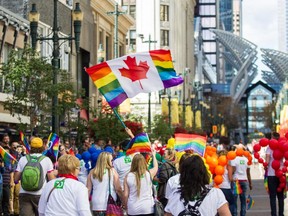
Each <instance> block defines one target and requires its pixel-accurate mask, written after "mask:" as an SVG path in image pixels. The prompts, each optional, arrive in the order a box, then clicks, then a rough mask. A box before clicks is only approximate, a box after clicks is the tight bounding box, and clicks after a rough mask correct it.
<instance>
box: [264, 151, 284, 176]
mask: <svg viewBox="0 0 288 216" xmlns="http://www.w3.org/2000/svg"><path fill="white" fill-rule="evenodd" d="M266 154H267V155H270V160H269V164H268V171H267V175H268V176H275V170H274V169H273V168H272V162H273V160H274V158H273V150H272V149H271V148H270V147H269V146H268V147H267V149H266ZM282 166H283V160H280V167H282Z"/></svg>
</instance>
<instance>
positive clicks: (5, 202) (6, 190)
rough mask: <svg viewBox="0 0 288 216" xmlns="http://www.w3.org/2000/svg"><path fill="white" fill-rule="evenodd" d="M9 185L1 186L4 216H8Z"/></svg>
mask: <svg viewBox="0 0 288 216" xmlns="http://www.w3.org/2000/svg"><path fill="white" fill-rule="evenodd" d="M9 199H10V184H5V185H3V195H2V211H3V215H4V216H9V215H10V213H9Z"/></svg>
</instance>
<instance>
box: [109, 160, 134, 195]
mask: <svg viewBox="0 0 288 216" xmlns="http://www.w3.org/2000/svg"><path fill="white" fill-rule="evenodd" d="M132 159H133V158H132V157H131V156H130V155H126V156H123V157H120V158H117V159H116V160H114V161H113V167H114V169H115V170H116V172H117V173H118V175H119V181H120V184H121V187H122V190H124V178H125V176H126V175H127V174H128V173H129V172H130V169H131V163H132Z"/></svg>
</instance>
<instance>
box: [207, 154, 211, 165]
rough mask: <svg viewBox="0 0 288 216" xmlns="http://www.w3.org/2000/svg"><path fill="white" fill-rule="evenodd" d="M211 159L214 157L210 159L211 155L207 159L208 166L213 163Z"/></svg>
mask: <svg viewBox="0 0 288 216" xmlns="http://www.w3.org/2000/svg"><path fill="white" fill-rule="evenodd" d="M211 159H212V157H210V156H209V155H208V156H207V157H206V163H207V164H208V165H209V164H210V163H211Z"/></svg>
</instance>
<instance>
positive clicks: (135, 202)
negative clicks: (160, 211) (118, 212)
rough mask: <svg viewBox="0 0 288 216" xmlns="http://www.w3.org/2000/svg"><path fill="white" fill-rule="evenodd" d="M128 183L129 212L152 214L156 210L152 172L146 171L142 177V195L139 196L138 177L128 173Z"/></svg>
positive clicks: (130, 213)
mask: <svg viewBox="0 0 288 216" xmlns="http://www.w3.org/2000/svg"><path fill="white" fill-rule="evenodd" d="M127 184H128V188H129V195H128V202H127V212H128V214H129V215H139V214H152V213H153V212H154V209H153V206H154V199H153V196H152V182H151V179H150V173H149V172H148V171H146V173H145V175H144V176H143V177H142V178H141V187H140V196H139V197H138V196H137V187H136V177H135V174H134V173H128V175H127Z"/></svg>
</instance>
